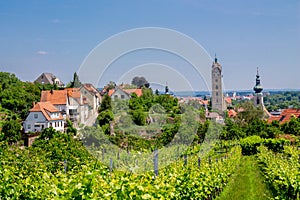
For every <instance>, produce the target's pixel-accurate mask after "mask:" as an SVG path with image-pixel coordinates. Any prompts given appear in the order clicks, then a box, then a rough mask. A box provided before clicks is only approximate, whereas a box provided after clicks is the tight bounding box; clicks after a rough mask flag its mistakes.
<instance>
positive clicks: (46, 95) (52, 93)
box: [41, 90, 67, 105]
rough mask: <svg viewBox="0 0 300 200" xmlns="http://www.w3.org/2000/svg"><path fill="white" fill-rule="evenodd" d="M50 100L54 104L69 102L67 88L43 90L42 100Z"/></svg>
mask: <svg viewBox="0 0 300 200" xmlns="http://www.w3.org/2000/svg"><path fill="white" fill-rule="evenodd" d="M46 101H49V102H51V103H52V104H54V105H65V104H67V91H66V90H48V91H42V94H41V102H46Z"/></svg>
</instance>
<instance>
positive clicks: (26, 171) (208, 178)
mask: <svg viewBox="0 0 300 200" xmlns="http://www.w3.org/2000/svg"><path fill="white" fill-rule="evenodd" d="M34 144H35V143H34ZM4 148H5V149H2V150H3V151H0V158H1V165H0V170H1V172H2V173H0V180H2V181H1V182H0V196H1V198H3V199H209V198H212V197H213V196H215V195H217V194H218V193H219V191H220V190H221V189H223V188H224V187H225V186H226V184H227V183H228V181H229V178H230V177H231V175H232V174H233V173H234V172H235V170H236V166H237V164H238V163H239V162H240V150H239V149H238V148H234V151H231V152H232V156H230V157H228V158H227V159H225V160H224V161H223V162H218V163H217V162H213V163H211V164H209V163H208V162H207V158H203V159H202V161H201V167H200V168H198V166H197V164H195V163H197V158H198V157H197V156H190V157H189V162H188V164H187V166H184V165H183V160H182V159H179V160H178V161H177V162H176V163H172V164H171V165H170V166H168V167H166V168H165V169H160V171H159V176H157V177H156V178H153V176H154V174H153V172H145V173H143V174H135V173H128V172H120V171H113V172H112V173H109V171H108V169H107V168H106V167H103V166H101V165H99V162H97V161H95V160H94V159H93V158H91V157H90V156H89V155H88V154H86V153H87V152H86V151H85V149H83V148H82V146H80V144H79V143H78V141H75V140H73V139H72V138H70V137H69V136H68V135H66V134H62V135H60V136H59V137H56V138H52V139H50V140H39V141H38V144H35V146H33V147H30V148H28V149H25V150H20V149H18V148H16V149H11V148H6V147H4ZM64 160H67V163H66V164H67V171H66V173H64V163H63V161H64Z"/></svg>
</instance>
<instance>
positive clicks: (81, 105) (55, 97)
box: [41, 88, 88, 126]
mask: <svg viewBox="0 0 300 200" xmlns="http://www.w3.org/2000/svg"><path fill="white" fill-rule="evenodd" d="M41 102H51V104H53V105H54V106H55V107H56V108H57V109H58V110H59V111H60V112H61V114H62V116H63V117H64V119H67V118H68V119H70V120H71V121H72V122H73V123H75V124H74V125H75V126H76V125H79V124H80V123H84V122H85V120H86V119H87V118H88V103H87V101H85V100H84V96H83V95H82V94H81V92H80V90H79V88H66V89H64V90H49V91H42V94H41Z"/></svg>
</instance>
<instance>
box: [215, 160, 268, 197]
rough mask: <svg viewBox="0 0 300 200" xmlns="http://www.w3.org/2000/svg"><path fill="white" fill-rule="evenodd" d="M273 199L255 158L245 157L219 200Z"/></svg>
mask: <svg viewBox="0 0 300 200" xmlns="http://www.w3.org/2000/svg"><path fill="white" fill-rule="evenodd" d="M269 197H272V195H271V192H270V191H269V190H268V188H267V186H266V184H265V183H264V178H263V176H262V175H261V172H260V170H259V168H258V165H257V162H256V160H255V157H254V156H243V157H242V160H241V163H240V165H239V167H238V169H237V171H236V173H235V174H234V176H233V177H232V180H231V181H230V182H229V183H228V185H227V187H226V188H225V189H224V191H223V192H222V193H221V195H220V196H219V197H218V198H217V200H227V199H228V200H235V199H236V200H252V199H253V200H263V199H269Z"/></svg>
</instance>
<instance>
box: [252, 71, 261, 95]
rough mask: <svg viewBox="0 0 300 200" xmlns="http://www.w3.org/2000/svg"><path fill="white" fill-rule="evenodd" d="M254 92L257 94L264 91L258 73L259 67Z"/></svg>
mask: <svg viewBox="0 0 300 200" xmlns="http://www.w3.org/2000/svg"><path fill="white" fill-rule="evenodd" d="M253 90H254V91H255V93H261V91H263V87H262V86H261V84H260V76H259V73H258V67H257V72H256V83H255V86H254V88H253Z"/></svg>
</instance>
